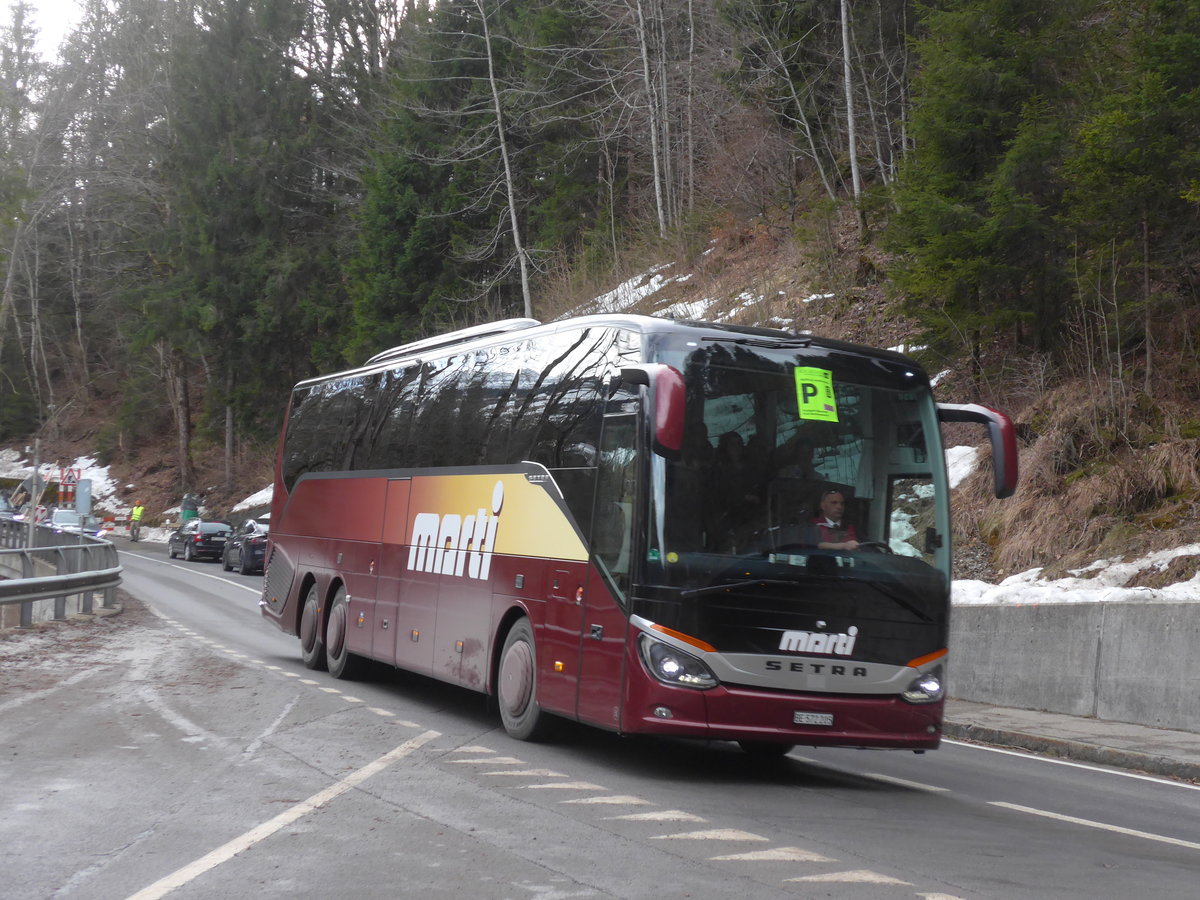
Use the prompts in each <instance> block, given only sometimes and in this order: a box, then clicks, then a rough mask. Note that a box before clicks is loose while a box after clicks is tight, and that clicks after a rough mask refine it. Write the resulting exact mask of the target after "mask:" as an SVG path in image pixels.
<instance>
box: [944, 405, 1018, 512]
mask: <svg viewBox="0 0 1200 900" xmlns="http://www.w3.org/2000/svg"><path fill="white" fill-rule="evenodd" d="M937 411H938V421H939V422H974V423H975V424H977V425H986V426H987V430H988V437H989V438H990V439H991V442H992V469H993V471H994V472H995V477H996V484H995V493H996V497H997V498H998V499H1000V500H1003V499H1004V498H1005V497H1011V496H1012V495H1013V493H1015V492H1016V490H1017V432H1016V430H1015V429H1014V428H1013V423H1012V419H1010V418H1009V417H1008V416H1006V415H1005V414H1004V413H1002V412H998V411H997V410H994V409H990V408H989V407H986V406H980V405H979V404H978V403H939V404H938V405H937Z"/></svg>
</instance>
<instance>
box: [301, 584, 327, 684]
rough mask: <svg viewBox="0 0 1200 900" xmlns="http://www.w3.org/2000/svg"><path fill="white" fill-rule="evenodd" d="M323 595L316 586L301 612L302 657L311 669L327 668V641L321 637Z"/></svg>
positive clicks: (311, 588) (305, 599)
mask: <svg viewBox="0 0 1200 900" xmlns="http://www.w3.org/2000/svg"><path fill="white" fill-rule="evenodd" d="M321 631H322V628H321V595H320V594H319V593H318V592H317V586H316V585H315V584H314V585H313V586H312V587H310V588H309V589H308V594H307V595H306V596H305V597H304V608H303V609H302V610H301V611H300V656H301V657H302V658H303V659H304V665H306V666H308V668H310V669H324V668H325V665H326V663H325V641H324V639H323V637H322V635H321Z"/></svg>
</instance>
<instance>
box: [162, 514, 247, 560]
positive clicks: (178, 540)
mask: <svg viewBox="0 0 1200 900" xmlns="http://www.w3.org/2000/svg"><path fill="white" fill-rule="evenodd" d="M232 530H233V529H231V528H230V527H229V525H228V524H227V523H225V522H202V521H201V520H199V519H189V520H188V521H186V522H184V523H183V524H182V525H180V526H179V527H178V528H177V529H175V530H174V531H172V532H171V536H170V537H168V538H167V556H169V557H171V559H174V558H175V557H176V556H182V557H183V558H184V559H188V560H192V559H220V558H221V555H222V554H223V553H224V552H225V544H226V542H227V541H228V540H229V532H230V531H232Z"/></svg>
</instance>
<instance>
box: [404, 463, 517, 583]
mask: <svg viewBox="0 0 1200 900" xmlns="http://www.w3.org/2000/svg"><path fill="white" fill-rule="evenodd" d="M503 505H504V482H503V481H497V482H496V486H495V487H494V488H492V512H491V515H488V512H487V510H485V509H482V508H480V509H479V510H478V511H476V513H475V514H474V515H469V516H460V515H458V514H457V513H447V514H446V515H444V516H443V515H439V514H437V513H433V512H421V513H417V514H416V515H415V516H413V523H412V546H411V547H410V548H409V551H408V568H409V569H412V570H413V571H416V572H435V573H439V574H442V575H457V576H460V577H461V576H462V575H463V574H464V573H465V574H466V576H467V577H468V578H477V579H485V578H487V577H488V572H489V571H490V570H491V567H492V548H494V547H495V546H496V531H497V529H499V527H500V508H501V507H502V506H503Z"/></svg>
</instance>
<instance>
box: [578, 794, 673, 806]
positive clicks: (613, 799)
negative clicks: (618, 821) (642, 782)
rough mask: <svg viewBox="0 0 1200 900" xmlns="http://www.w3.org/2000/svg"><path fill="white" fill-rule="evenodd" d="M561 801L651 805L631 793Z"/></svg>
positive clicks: (614, 804) (615, 804)
mask: <svg viewBox="0 0 1200 900" xmlns="http://www.w3.org/2000/svg"><path fill="white" fill-rule="evenodd" d="M558 802H559V803H597V804H611V805H613V806H649V805H650V801H649V800H644V799H642V798H641V797H631V796H630V795H629V794H605V795H603V796H601V797H576V798H575V799H574V800H560V801H558Z"/></svg>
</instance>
